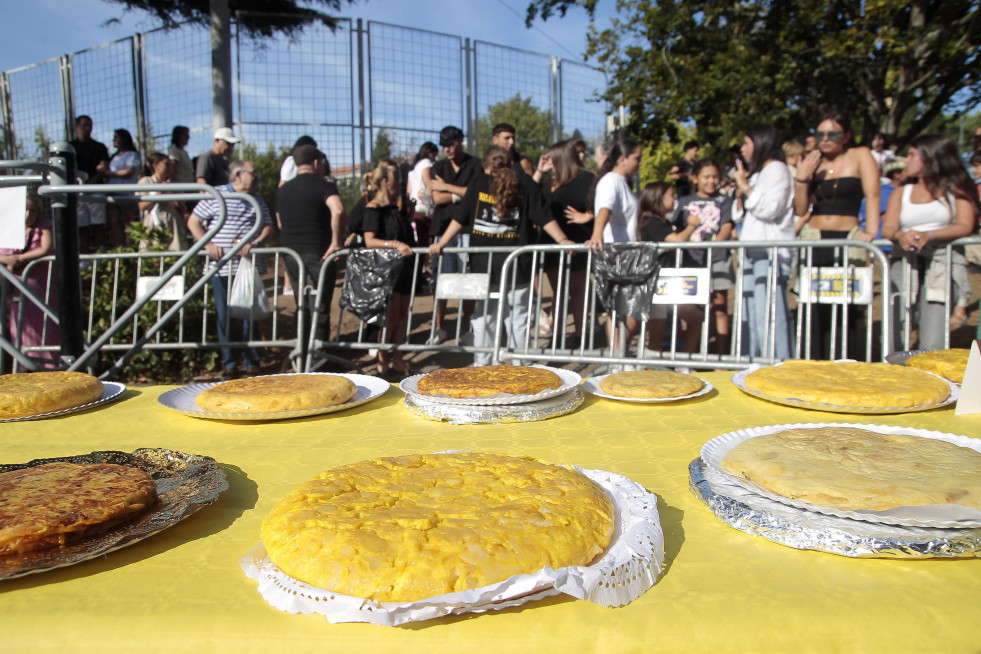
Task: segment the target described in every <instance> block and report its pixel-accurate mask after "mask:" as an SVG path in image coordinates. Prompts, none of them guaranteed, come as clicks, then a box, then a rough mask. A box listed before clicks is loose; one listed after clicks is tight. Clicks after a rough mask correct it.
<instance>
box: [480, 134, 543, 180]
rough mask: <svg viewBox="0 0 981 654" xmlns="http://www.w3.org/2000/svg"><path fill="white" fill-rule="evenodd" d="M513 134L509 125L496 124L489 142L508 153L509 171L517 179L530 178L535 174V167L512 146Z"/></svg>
mask: <svg viewBox="0 0 981 654" xmlns="http://www.w3.org/2000/svg"><path fill="white" fill-rule="evenodd" d="M515 134H517V132H516V131H515V127H514V125H512V124H511V123H498V124H497V125H494V129H492V130H491V142H492V143H493V144H494V145H499V146H500V147H502V148H504V149H505V150H507V151H508V155H510V157H511V170H513V171H514V172H515V174H517V175H518V176H519V177H520V176H521V175H523V174H524V175H528V176H529V177H530V176H531V175H533V174H534V173H535V166H533V165H532V163H531V161H530V160H529V159H528V157H526V156H524V155H522V154H521V153H519V152H518V150H517V148H516V147H515V145H514V141H515Z"/></svg>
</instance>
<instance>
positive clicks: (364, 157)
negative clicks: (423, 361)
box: [0, 19, 608, 177]
mask: <svg viewBox="0 0 981 654" xmlns="http://www.w3.org/2000/svg"><path fill="white" fill-rule="evenodd" d="M210 44H211V37H210V31H209V29H208V27H207V26H202V25H199V24H194V23H185V24H182V25H179V26H177V27H175V28H167V29H163V28H162V29H157V30H152V31H148V32H142V33H139V34H135V35H133V36H131V37H128V38H125V39H120V40H118V41H113V42H110V43H104V44H101V45H98V46H95V47H92V48H89V49H87V50H83V51H81V52H76V53H74V54H67V55H63V56H61V57H57V58H54V59H50V60H48V61H44V62H39V63H36V64H31V65H29V66H23V67H21V68H17V69H14V70H9V71H6V72H3V73H0V107H2V110H3V112H2V113H3V116H2V117H3V132H2V135H3V144H2V145H3V152H2V153H0V154H2V155H3V156H5V157H6V158H9V159H20V158H32V157H37V156H42V157H43V156H46V148H47V146H48V144H49V143H51V142H53V141H57V140H60V139H66V140H71V139H72V138H74V131H73V127H72V125H73V120H74V117H75V116H77V115H80V114H86V115H89V116H90V117H91V118H92V119H93V122H94V129H93V132H92V138H94V139H96V140H98V141H102V142H103V143H106V144H107V146H109V145H110V144H111V142H112V133H113V131H114V130H115V129H118V128H124V129H127V130H129V131H130V132H131V133H132V134H133V136H134V138H135V140H136V142H137V145H138V147H139V148H140V150H141V153H142V154H143V155H144V156H145V155H146V154H148V153H149V152H151V151H153V150H154V149H156V150H166V147H167V145H168V144H169V143H170V135H171V130H172V128H173V127H174V126H175V125H184V126H187V127H189V128H190V131H191V139H190V142H189V144H188V145H187V150H188V152H189V153H190V154H191V156H195V155H196V154H198V153H200V152H203V151H205V150H207V149H208V148H209V147H210V146H211V142H212V113H211V108H212V100H211V45H210ZM232 48H233V50H232V68H233V70H232V76H233V89H232V96H233V120H234V128H235V130H236V132H237V133H238V134H239V135H240V136H241V137H242V138H243V140H244V141H245V143H247V144H251V145H254V146H255V147H256V148H257V149H258V151H260V152H264V151H266V150H267V149H268V148H270V147H271V148H273V149H275V150H277V151H279V150H280V149H282V148H284V147H287V146H290V145H292V144H293V142H294V141H295V140H296V138H297V137H299V136H300V135H301V134H309V135H310V136H313V137H314V138H315V139H316V140H317V142H318V144H319V145H320V148H321V149H322V150H323V151H324V152H325V153H327V155H328V157H329V158H330V162H331V166H332V167H333V169H334V171H335V173H336V174H337V176H338V177H353V176H354V175H357V174H358V173H360V171H361V170H363V169H364V167H365V166H366V165H367V164H368V163H369V162H370V161H371V159H372V151H373V149H375V146H376V145H380V144H381V143H382V142H383V141H387V142H388V150H389V151H390V153H391V155H392V156H397V157H398V156H409V155H412V154H414V153H415V152H416V151H417V150H418V148H419V146H420V145H421V144H422V143H423V142H425V141H438V134H439V130H440V129H442V128H443V127H444V126H446V125H456V126H458V127H460V128H461V129H463V131H464V133H466V134H467V135H468V146H469V149H470V151H471V152H474V153H476V152H478V151H479V150H480V149H481V148H483V147H485V146H486V145H487V143H485V142H482V139H486V138H487V136H486V135H485V134H478V125H479V124H480V121H481V119H482V118H484V119H485V123H486V117H487V116H488V115H489V113H490V108H491V107H492V106H494V105H497V104H500V103H505V102H507V101H508V100H510V99H512V98H514V97H515V96H520V97H521V98H530V102H531V106H533V107H534V108H535V109H536V110H538V111H540V112H542V113H545V114H547V115H548V117H549V120H550V132H551V133H550V134H549V139H550V140H558V139H559V138H562V137H566V136H571V135H573V134H577V135H579V136H581V137H583V138H584V139H586V140H587V141H589V142H591V143H596V142H598V141H599V140H601V139H602V138H603V136H604V133H605V127H606V114H607V113H608V108H607V106H606V104H605V103H603V102H602V101H599V100H598V97H599V95H600V94H602V93H603V91H604V90H605V89H606V79H605V77H604V75H603V73H602V72H601V71H599V70H597V69H594V68H591V67H590V66H587V65H584V64H581V63H578V62H572V61H565V60H563V59H561V58H558V57H554V56H550V55H547V54H541V53H535V52H528V51H524V50H518V49H515V48H509V47H505V46H501V45H496V44H493V43H486V42H483V41H471V40H470V39H468V38H465V37H463V36H459V35H450V34H441V33H437V32H430V31H427V30H421V29H416V28H411V27H401V26H396V25H389V24H386V23H380V22H373V21H372V22H362V21H361V20H353V19H340V20H338V21H337V26H336V28H335V29H334V30H330V29H328V28H326V27H324V26H322V25H313V26H310V27H308V28H307V29H305V30H304V31H303V33H302V34H301V35H300V36H299V37H298V38H293V39H287V38H280V39H265V40H262V41H255V40H253V39H251V38H249V37H248V36H247V35H245V33H244V31H243V32H241V33H240V32H238V31H237V30H236V32H235V34H234V38H233V42H232ZM517 137H518V141H519V148H520V147H521V139H522V135H521V134H520V133H519V134H518V135H517ZM110 149H111V148H110Z"/></svg>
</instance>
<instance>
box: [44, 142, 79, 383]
mask: <svg viewBox="0 0 981 654" xmlns="http://www.w3.org/2000/svg"><path fill="white" fill-rule="evenodd" d="M48 163H49V164H50V165H52V166H56V167H57V168H58V169H59V171H64V177H61V174H60V172H52V173H51V174H50V180H51V184H52V185H53V186H67V185H69V184H74V183H75V148H73V147H72V146H71V144H70V143H68V142H66V141H58V142H57V143H55V144H53V145H52V146H51V151H50V153H49V157H48ZM77 202H78V199H77V196H76V195H75V194H74V193H63V194H59V195H55V196H52V198H51V218H52V221H53V223H54V242H55V278H56V279H57V280H58V315H59V321H58V335H59V338H60V342H61V364H62V366H64V367H68V366H70V365H71V364H72V363H74V362H75V360H76V359H77V358H78V357H80V356H81V355H82V352H84V350H85V346H84V343H83V341H82V281H81V277H80V276H79V274H78V221H77V214H76V207H77Z"/></svg>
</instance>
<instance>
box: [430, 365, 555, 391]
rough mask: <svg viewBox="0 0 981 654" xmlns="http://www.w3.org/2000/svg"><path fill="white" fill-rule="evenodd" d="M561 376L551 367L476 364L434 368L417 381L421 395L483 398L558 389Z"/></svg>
mask: <svg viewBox="0 0 981 654" xmlns="http://www.w3.org/2000/svg"><path fill="white" fill-rule="evenodd" d="M561 386H562V378H561V377H559V376H558V375H556V374H555V373H554V372H552V371H551V370H546V369H544V368H534V367H532V366H477V367H470V368H450V369H448V370H438V371H436V372H434V373H431V374H429V375H426V376H425V377H423V378H422V379H420V380H419V383H418V385H417V387H418V389H419V392H420V393H421V394H423V395H447V396H449V397H456V398H466V397H486V396H488V395H496V394H497V393H508V394H511V395H534V394H535V393H540V392H541V391H545V390H549V389H553V388H559V387H561Z"/></svg>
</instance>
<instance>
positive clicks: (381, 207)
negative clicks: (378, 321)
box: [361, 162, 415, 375]
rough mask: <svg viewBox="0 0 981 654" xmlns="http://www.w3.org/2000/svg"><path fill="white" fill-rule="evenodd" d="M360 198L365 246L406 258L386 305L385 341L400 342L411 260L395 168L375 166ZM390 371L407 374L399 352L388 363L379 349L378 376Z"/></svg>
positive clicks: (406, 313) (406, 314)
mask: <svg viewBox="0 0 981 654" xmlns="http://www.w3.org/2000/svg"><path fill="white" fill-rule="evenodd" d="M364 197H365V198H366V199H367V202H366V203H365V208H364V214H363V217H362V220H361V226H362V228H363V230H364V231H363V232H362V236H363V238H364V245H365V247H368V248H390V249H393V250H397V251H398V252H399V253H400V254H401V255H402V256H403V257H406V259H407V260H406V262H405V263H404V264H403V265H402V270H401V272H400V273H399V277H398V279H397V280H396V282H395V288H394V292H393V293H392V299H391V301H390V302H389V305H388V334H389V339H390V340H391V342H392V343H395V344H399V343H404V342H405V326H406V322H407V321H408V318H409V298H410V296H411V294H412V270H413V268H414V264H415V257H414V256H413V254H412V248H411V247H410V246H409V244H408V242H407V241H409V240H411V238H412V227H411V226H410V224H409V221H408V219H407V218H406V217H405V216H404V215H403V213H402V211H401V209H400V208H399V205H400V204H401V199H402V195H401V187H400V186H399V172H398V169H397V168H393V167H392V166H390V165H388V164H386V163H384V162H383V163H380V164H378V167H377V168H375V170H374V172H372V173H370V174H368V175H365V176H364ZM393 369H394V370H396V371H398V372H400V373H402V374H404V375H407V374H409V372H410V369H409V364H408V363H406V362H405V361H404V360H403V359H402V352H400V351H399V350H395V351H394V352H392V357H391V360H389V356H388V352H386V351H385V350H379V351H378V374H381V375H384V374H387V373H389V371H390V370H393Z"/></svg>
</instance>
